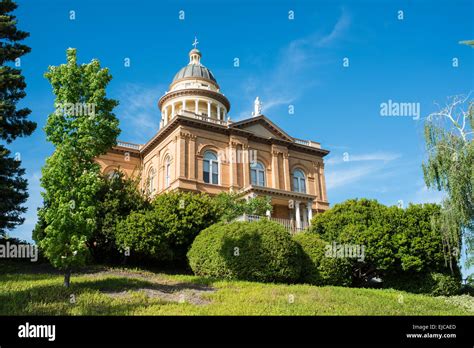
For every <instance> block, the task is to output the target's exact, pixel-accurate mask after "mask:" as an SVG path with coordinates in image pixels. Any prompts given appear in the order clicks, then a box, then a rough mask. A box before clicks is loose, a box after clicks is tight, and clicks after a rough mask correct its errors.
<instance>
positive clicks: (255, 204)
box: [213, 192, 273, 222]
mask: <svg viewBox="0 0 474 348" xmlns="http://www.w3.org/2000/svg"><path fill="white" fill-rule="evenodd" d="M213 200H214V202H215V203H216V206H217V209H218V210H219V215H220V218H221V220H222V221H226V222H229V221H232V220H234V219H235V218H237V217H239V216H241V215H243V214H248V215H260V216H264V215H265V214H266V212H267V210H268V211H270V212H271V211H272V210H273V207H272V205H271V203H270V199H269V198H268V197H259V196H257V197H253V198H250V199H249V200H246V199H243V198H241V197H240V196H239V195H238V194H237V193H227V192H221V193H219V194H218V195H217V196H215V197H214V198H213Z"/></svg>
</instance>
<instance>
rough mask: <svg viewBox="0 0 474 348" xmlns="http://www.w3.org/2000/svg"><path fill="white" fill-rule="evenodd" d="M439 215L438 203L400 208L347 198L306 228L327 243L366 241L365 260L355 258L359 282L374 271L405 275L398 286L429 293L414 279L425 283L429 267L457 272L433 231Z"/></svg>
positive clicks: (393, 277) (388, 275)
mask: <svg viewBox="0 0 474 348" xmlns="http://www.w3.org/2000/svg"><path fill="white" fill-rule="evenodd" d="M439 214H440V207H439V206H438V205H436V204H423V205H421V204H419V205H414V204H410V205H409V206H408V207H407V208H406V209H401V208H398V207H395V206H392V207H386V206H384V205H382V204H380V203H378V202H377V201H376V200H367V199H360V200H357V199H351V200H347V201H345V202H343V203H340V204H336V205H335V206H334V207H333V208H332V209H330V210H328V211H326V212H324V213H323V214H318V215H316V216H315V217H314V218H313V220H312V226H311V227H310V231H311V232H315V233H317V234H319V235H320V236H321V238H323V239H324V240H325V241H327V242H329V243H333V242H336V243H339V244H357V245H360V246H364V249H365V258H364V260H363V262H357V263H353V265H354V270H353V275H354V279H353V280H354V284H357V283H360V284H363V283H364V282H365V280H366V279H370V278H371V277H373V276H381V277H382V278H388V279H389V281H390V282H392V280H393V281H395V282H397V279H400V278H403V279H406V280H407V283H406V284H401V285H407V286H410V287H413V289H415V290H416V289H420V288H422V289H426V292H428V293H430V292H431V291H432V286H431V285H429V286H423V284H421V283H419V282H417V281H414V279H418V278H420V279H425V281H427V282H429V281H430V279H431V278H429V276H428V275H429V274H430V273H432V272H437V273H441V274H445V273H448V272H449V271H452V272H451V273H453V274H458V273H459V269H458V267H457V261H458V260H457V259H456V258H455V257H453V259H452V260H451V261H452V262H450V264H451V265H453V266H452V270H450V269H448V268H447V267H446V265H445V261H446V258H448V259H449V256H448V255H446V253H445V252H444V249H443V240H442V238H443V237H442V233H440V232H439V231H436V230H434V229H433V223H432V221H433V219H435V218H436V217H437V216H438V215H439ZM405 275H407V277H405ZM430 284H431V283H430ZM412 285H413V286H412Z"/></svg>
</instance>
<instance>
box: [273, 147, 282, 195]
mask: <svg viewBox="0 0 474 348" xmlns="http://www.w3.org/2000/svg"><path fill="white" fill-rule="evenodd" d="M272 181H273V188H276V189H277V188H279V186H280V185H279V184H280V183H279V180H278V151H275V150H273V151H272Z"/></svg>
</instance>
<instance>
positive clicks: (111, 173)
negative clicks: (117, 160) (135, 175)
mask: <svg viewBox="0 0 474 348" xmlns="http://www.w3.org/2000/svg"><path fill="white" fill-rule="evenodd" d="M105 175H106V176H107V178H108V179H109V180H115V179H118V178H119V177H120V173H119V171H118V169H111V170H109V171H108V172H107V173H106V174H105Z"/></svg>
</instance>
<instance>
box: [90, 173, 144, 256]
mask: <svg viewBox="0 0 474 348" xmlns="http://www.w3.org/2000/svg"><path fill="white" fill-rule="evenodd" d="M139 180H140V178H126V177H125V176H124V174H123V173H122V172H121V171H118V172H116V175H114V176H104V177H103V178H102V187H101V189H100V191H99V194H98V197H97V201H98V202H99V205H98V210H97V228H96V230H95V231H94V233H93V235H92V237H91V239H90V240H89V242H88V245H89V247H90V249H91V252H92V255H93V257H94V259H95V261H96V262H103V261H113V260H117V259H118V256H119V254H118V250H117V247H116V243H115V234H116V225H117V221H119V220H122V219H124V218H126V217H127V216H128V215H129V214H130V213H131V212H132V211H139V210H144V209H147V208H149V202H148V201H147V200H146V197H145V196H143V195H142V194H141V192H140V191H139V190H138V187H139Z"/></svg>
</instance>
